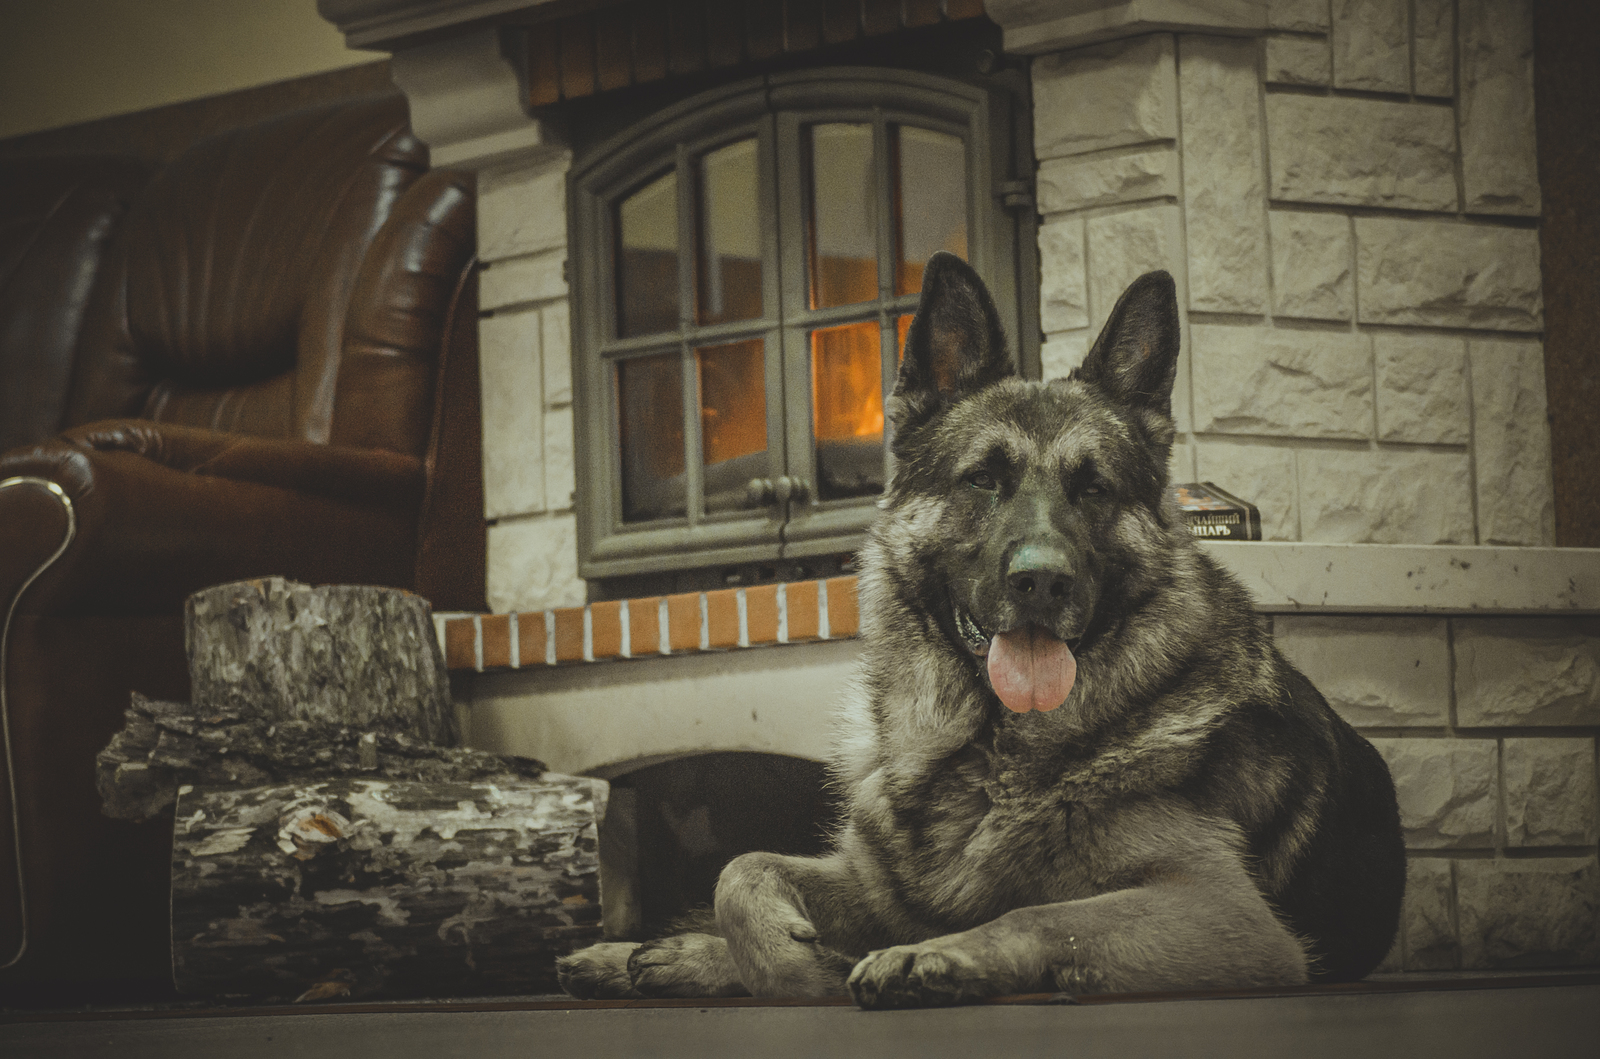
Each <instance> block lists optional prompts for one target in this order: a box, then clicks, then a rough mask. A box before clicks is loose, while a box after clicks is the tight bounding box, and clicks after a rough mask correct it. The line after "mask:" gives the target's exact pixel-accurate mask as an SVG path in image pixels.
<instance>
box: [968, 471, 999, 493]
mask: <svg viewBox="0 0 1600 1059" xmlns="http://www.w3.org/2000/svg"><path fill="white" fill-rule="evenodd" d="M967 484H968V485H970V486H972V487H973V488H974V489H995V488H997V487H998V486H999V484H1000V483H999V482H996V481H995V480H994V475H992V474H990V473H989V472H988V471H974V472H973V473H972V474H969V475H967Z"/></svg>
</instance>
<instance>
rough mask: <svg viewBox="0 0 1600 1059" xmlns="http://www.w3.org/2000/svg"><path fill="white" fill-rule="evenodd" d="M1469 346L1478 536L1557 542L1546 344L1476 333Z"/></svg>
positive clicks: (1485, 539) (1482, 538)
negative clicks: (1545, 369) (1548, 410)
mask: <svg viewBox="0 0 1600 1059" xmlns="http://www.w3.org/2000/svg"><path fill="white" fill-rule="evenodd" d="M1467 351H1468V359H1469V360H1470V362H1471V364H1472V410H1473V452H1474V454H1475V455H1476V457H1477V474H1478V482H1477V485H1478V540H1479V542H1480V543H1483V544H1528V545H1546V546H1548V545H1551V544H1554V543H1555V494H1554V489H1555V487H1554V485H1553V484H1552V478H1551V468H1550V421H1549V418H1548V414H1547V411H1546V405H1545V384H1544V347H1543V345H1542V344H1541V343H1539V342H1518V341H1504V340H1499V339H1479V338H1474V339H1472V340H1471V341H1469V342H1468V343H1467Z"/></svg>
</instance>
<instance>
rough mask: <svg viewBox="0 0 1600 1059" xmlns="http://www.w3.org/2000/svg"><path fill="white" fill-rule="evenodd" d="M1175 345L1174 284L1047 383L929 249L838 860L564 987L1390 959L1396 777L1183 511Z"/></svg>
mask: <svg viewBox="0 0 1600 1059" xmlns="http://www.w3.org/2000/svg"><path fill="white" fill-rule="evenodd" d="M1177 356H1178V315H1177V302H1176V297H1175V293H1174V287H1173V282H1172V279H1171V277H1170V276H1168V275H1166V274H1165V273H1161V272H1157V273H1151V274H1149V275H1146V276H1144V277H1142V278H1141V279H1139V280H1138V281H1136V282H1135V283H1134V284H1133V285H1132V286H1131V287H1129V289H1128V291H1127V292H1126V293H1125V294H1124V295H1123V296H1122V298H1121V300H1120V301H1119V302H1118V303H1117V306H1116V308H1115V309H1114V310H1113V312H1112V314H1111V317H1110V320H1109V321H1108V323H1107V324H1106V327H1105V330H1104V332H1103V333H1102V334H1101V336H1100V338H1099V340H1098V341H1097V342H1096V343H1095V346H1094V348H1093V349H1092V350H1091V351H1090V353H1089V355H1088V356H1087V358H1086V359H1085V361H1084V363H1083V365H1082V367H1080V368H1079V369H1077V370H1076V371H1075V372H1074V373H1073V374H1072V376H1071V377H1070V378H1068V379H1066V380H1064V381H1057V382H1052V383H1029V382H1024V381H1022V380H1020V379H1018V378H1016V377H1015V375H1014V372H1013V369H1012V366H1011V363H1010V360H1009V357H1008V354H1007V352H1006V349H1005V337H1004V334H1003V333H1002V331H1001V328H1000V325H999V322H998V317H997V315H996V313H995V309H994V306H993V303H992V302H991V300H990V298H989V295H988V292H987V291H986V290H985V289H984V287H983V284H982V282H981V281H980V280H979V279H978V277H977V275H976V273H974V272H973V271H972V269H970V268H969V267H968V266H967V265H966V264H964V263H963V262H961V261H960V260H959V259H957V258H954V257H952V256H949V255H938V256H936V257H935V259H934V260H933V261H931V262H930V263H929V265H928V267H927V271H926V273H925V279H924V285H923V292H922V302H921V305H920V307H919V309H918V312H917V316H916V319H915V321H914V322H913V324H912V327H911V331H910V334H909V336H908V339H907V350H906V356H905V360H904V363H903V366H902V369H901V372H900V377H899V382H898V384H897V385H896V387H895V393H894V398H893V402H892V405H891V415H892V421H893V427H894V435H893V451H894V456H895V473H894V476H893V481H892V483H891V485H890V488H889V491H888V493H887V494H886V496H885V497H884V499H883V502H882V507H883V513H882V515H881V516H880V518H879V520H878V522H877V523H876V525H875V526H874V528H873V530H872V533H871V535H870V539H869V542H868V544H867V546H866V548H865V550H864V552H863V555H862V567H861V569H862V573H861V581H860V598H861V613H862V638H863V657H862V669H861V677H860V683H859V688H858V692H857V694H856V695H855V696H854V697H853V699H852V701H850V702H848V703H847V704H846V706H845V709H844V712H843V725H844V731H843V734H842V740H841V743H840V747H839V752H838V755H837V760H836V761H835V762H834V766H835V775H836V778H837V781H838V783H839V784H840V785H841V786H842V788H843V791H844V793H845V796H846V799H847V801H846V815H845V819H844V821H843V823H842V825H841V828H840V831H839V833H838V836H837V841H836V844H835V849H834V852H832V853H831V854H829V855H827V856H823V857H820V858H799V857H783V856H777V855H773V854H763V853H752V854H747V855H745V856H742V857H738V858H736V859H735V860H734V861H733V862H731V863H730V864H729V865H728V866H727V868H726V869H725V870H724V871H723V872H722V875H721V878H720V880H719V881H718V884H717V889H716V902H715V925H714V928H710V929H708V930H707V931H706V932H704V933H687V934H681V935H678V936H674V937H668V938H664V939H660V940H658V941H654V942H649V943H646V944H644V945H636V944H632V943H620V942H613V943H608V944H602V945H597V946H594V947H592V948H589V949H586V950H583V951H581V952H579V953H576V954H574V955H573V956H570V957H568V958H567V959H565V960H563V961H562V964H561V968H560V971H561V976H562V983H563V984H564V985H565V986H566V988H567V989H568V991H570V992H571V993H573V994H574V995H577V996H641V995H642V996H718V995H737V994H742V993H746V992H749V993H752V994H754V995H756V996H797V995H825V994H836V993H842V992H844V991H845V990H846V989H848V990H849V992H850V993H851V994H853V995H854V997H855V999H856V1001H857V1002H858V1003H859V1004H861V1005H862V1006H863V1007H902V1006H919V1005H931V1004H949V1003H960V1002H962V1001H966V1000H970V999H973V998H977V997H982V996H989V995H997V994H1010V993H1032V992H1041V991H1055V990H1066V991H1071V992H1087V991H1093V992H1099V991H1129V990H1132V991H1145V990H1170V989H1197V988H1208V987H1237V986H1261V985H1277V984H1284V983H1298V982H1304V981H1306V980H1308V978H1318V979H1324V980H1335V981H1338V980H1348V979H1355V978H1359V977H1361V976H1363V975H1365V974H1366V973H1367V972H1369V971H1370V970H1372V968H1373V967H1374V966H1376V965H1377V964H1378V962H1379V961H1380V960H1381V959H1382V958H1383V956H1384V954H1385V953H1386V951H1387V950H1388V948H1389V945H1390V942H1391V940H1392V939H1393V937H1394V931H1395V924H1396V920H1397V918H1398V914H1399V905H1400V896H1401V891H1402V888H1403V885H1404V877H1405V866H1404V856H1403V850H1402V846H1401V839H1400V829H1399V816H1398V812H1397V810H1396V806H1395V797H1394V788H1393V785H1392V784H1391V782H1390V779H1389V774H1388V771H1387V769H1386V768H1385V767H1384V764H1383V761H1382V759H1381V758H1379V757H1378V755H1377V753H1376V752H1375V751H1374V750H1373V748H1372V746H1371V745H1370V744H1368V743H1367V742H1366V741H1365V740H1363V739H1362V738H1361V737H1360V736H1358V735H1357V734H1356V733H1355V732H1354V731H1353V730H1352V729H1351V728H1350V727H1349V726H1348V725H1346V724H1345V723H1344V722H1343V721H1341V720H1340V719H1339V718H1338V717H1337V716H1335V715H1334V713H1333V712H1332V711H1331V710H1330V709H1329V708H1328V706H1327V704H1326V703H1325V702H1324V701H1323V699H1322V696H1321V695H1319V694H1318V693H1317V691H1316V690H1315V689H1314V688H1313V687H1312V686H1311V684H1310V683H1309V682H1308V681H1307V680H1306V679H1305V678H1304V677H1303V676H1301V675H1300V674H1299V673H1298V672H1297V671H1296V670H1295V669H1294V668H1293V667H1292V666H1291V665H1290V664H1289V663H1288V662H1287V661H1285V660H1284V658H1283V656H1282V655H1280V654H1279V653H1278V650H1277V648H1276V647H1275V646H1274V644H1273V641H1272V638H1271V635H1270V634H1269V633H1268V632H1267V631H1266V630H1265V628H1264V627H1263V625H1262V623H1261V622H1260V621H1259V620H1258V619H1257V617H1256V616H1255V614H1254V612H1253V610H1252V608H1251V604H1250V600H1249V598H1248V597H1247V595H1246V594H1245V592H1244V590H1243V589H1242V588H1241V587H1240V586H1239V585H1238V584H1237V583H1235V581H1234V580H1233V579H1232V578H1231V577H1230V576H1229V575H1228V574H1226V573H1225V572H1223V571H1222V570H1221V569H1220V568H1219V567H1218V566H1217V565H1216V563H1215V562H1213V561H1212V560H1211V559H1210V558H1209V557H1208V556H1207V555H1206V554H1205V553H1203V552H1202V551H1201V550H1200V549H1199V548H1198V547H1197V546H1196V544H1195V542H1194V541H1193V539H1192V538H1191V537H1190V535H1189V533H1188V531H1187V529H1186V528H1185V527H1184V525H1183V523H1182V521H1181V520H1180V518H1179V516H1178V514H1177V512H1176V511H1175V510H1174V509H1173V508H1172V507H1171V506H1170V504H1169V502H1168V501H1167V499H1166V486H1167V462H1168V458H1169V455H1170V450H1171V445H1172V440H1173V435H1174V426H1173V420H1172V412H1171V392H1172V384H1173V379H1174V376H1175V372H1176V364H1177ZM1030 626H1031V627H1032V628H1031V629H1030V628H1029V627H1030ZM1017 630H1021V632H1022V634H1024V635H1025V636H1027V637H1034V636H1038V637H1054V638H1055V640H1048V639H1045V640H1040V641H1039V642H1041V643H1050V644H1054V645H1055V648H1056V650H1057V651H1058V652H1059V644H1057V643H1056V642H1055V641H1057V640H1059V641H1063V642H1065V643H1066V644H1067V645H1068V647H1069V648H1070V650H1071V652H1072V657H1073V658H1075V660H1076V666H1077V669H1076V681H1075V683H1071V685H1070V686H1071V690H1070V694H1067V695H1066V698H1065V702H1063V703H1061V704H1060V705H1059V706H1058V707H1055V708H1051V706H1052V705H1053V703H1050V702H1045V703H1042V704H1040V705H1039V706H1038V708H1036V709H1028V707H1027V705H1026V703H1024V704H1023V705H1022V706H1021V707H1020V709H1021V710H1023V711H1024V712H1016V711H1017V710H1018V709H1019V706H1018V705H1017V704H1016V703H1015V702H1013V699H1012V698H1008V697H1007V696H1006V695H1004V694H1000V693H998V691H997V681H996V680H995V679H992V678H991V677H990V675H989V674H990V672H991V668H989V667H987V666H986V655H988V654H989V648H990V644H991V643H993V644H994V645H996V649H997V650H998V649H999V645H1000V643H1001V639H1002V635H1011V634H1013V633H1015V632H1016V631H1017ZM997 634H1002V635H997ZM991 637H993V639H992V640H991V639H990V638H991ZM1008 642H1014V641H1008ZM1026 642H1028V643H1033V642H1034V641H1033V640H1031V639H1029V640H1027V641H1026ZM1041 657H1043V656H1041ZM1052 657H1059V654H1057V655H1055V656H1052ZM1069 681H1070V678H1069ZM1045 686H1046V687H1050V686H1055V687H1060V686H1063V685H1061V684H1060V683H1059V682H1058V683H1057V684H1056V685H1049V684H1048V683H1047V684H1046V685H1045ZM1002 700H1005V702H1004V703H1003V701H1002ZM1006 703H1010V704H1011V705H1010V708H1007V705H1006Z"/></svg>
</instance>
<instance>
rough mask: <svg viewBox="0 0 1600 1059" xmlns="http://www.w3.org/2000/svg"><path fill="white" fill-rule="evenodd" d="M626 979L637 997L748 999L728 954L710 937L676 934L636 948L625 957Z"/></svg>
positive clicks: (722, 942)
mask: <svg viewBox="0 0 1600 1059" xmlns="http://www.w3.org/2000/svg"><path fill="white" fill-rule="evenodd" d="M628 977H629V978H630V979H631V980H632V982H633V988H634V989H635V990H636V991H637V992H638V993H639V995H640V996H648V997H695V996H707V997H711V996H749V995H750V990H748V989H746V988H745V987H744V983H743V982H742V981H740V980H739V971H738V968H736V967H735V966H734V965H733V958H732V957H730V956H729V955H728V943H727V942H726V941H723V940H722V939H721V938H719V937H715V936H714V935H711V934H678V935H675V936H673V937H667V938H657V939H656V940H655V941H647V942H645V943H644V944H643V945H640V946H639V947H638V948H637V949H635V950H634V951H633V953H632V954H631V955H630V956H629V957H628Z"/></svg>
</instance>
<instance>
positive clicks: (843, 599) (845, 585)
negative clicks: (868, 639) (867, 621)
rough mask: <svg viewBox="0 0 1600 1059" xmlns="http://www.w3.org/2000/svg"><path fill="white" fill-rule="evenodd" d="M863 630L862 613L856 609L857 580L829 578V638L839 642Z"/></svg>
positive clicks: (851, 578)
mask: <svg viewBox="0 0 1600 1059" xmlns="http://www.w3.org/2000/svg"><path fill="white" fill-rule="evenodd" d="M860 630H861V613H860V610H859V609H858V608H857V607H856V579H855V578H853V577H830V578H828V638H829V639H830V640H838V639H841V638H844V637H849V636H854V635H855V634H856V633H857V632H859V631H860Z"/></svg>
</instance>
